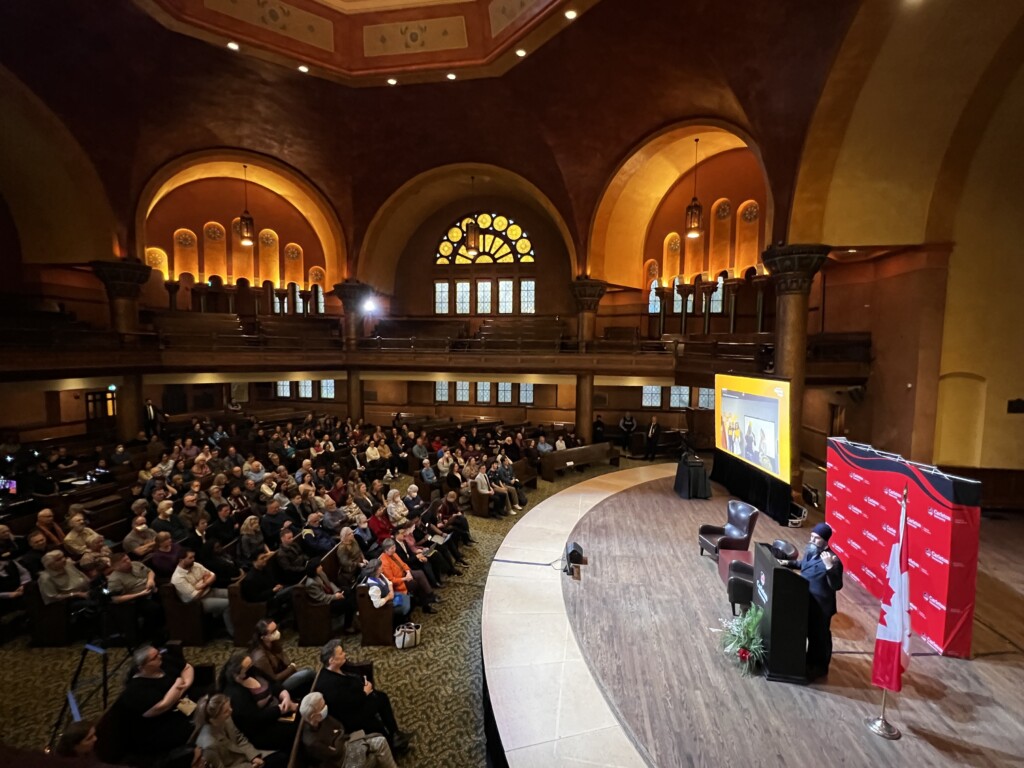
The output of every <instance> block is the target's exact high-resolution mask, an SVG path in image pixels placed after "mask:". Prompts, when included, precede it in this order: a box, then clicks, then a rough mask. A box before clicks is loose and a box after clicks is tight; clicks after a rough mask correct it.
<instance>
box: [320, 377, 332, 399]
mask: <svg viewBox="0 0 1024 768" xmlns="http://www.w3.org/2000/svg"><path fill="white" fill-rule="evenodd" d="M320 399H321V400H333V399H334V379H324V380H323V381H321V382H320Z"/></svg>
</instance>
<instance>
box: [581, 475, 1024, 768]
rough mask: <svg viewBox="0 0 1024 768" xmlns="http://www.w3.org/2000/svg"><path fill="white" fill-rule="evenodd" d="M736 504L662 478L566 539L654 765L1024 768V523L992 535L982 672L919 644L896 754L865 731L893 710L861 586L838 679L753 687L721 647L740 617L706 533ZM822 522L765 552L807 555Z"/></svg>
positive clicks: (605, 656) (622, 707) (838, 657)
mask: <svg viewBox="0 0 1024 768" xmlns="http://www.w3.org/2000/svg"><path fill="white" fill-rule="evenodd" d="M571 492H572V491H567V492H566V493H571ZM822 496H823V497H824V494H822ZM727 498H728V495H727V494H726V493H725V491H724V489H723V488H721V487H719V486H715V487H714V497H713V498H712V499H709V500H692V501H690V500H682V499H679V498H678V497H677V496H676V495H675V494H674V493H673V491H672V479H671V478H664V479H659V480H653V481H650V482H646V483H642V484H639V485H636V486H634V487H632V488H629V489H627V490H624V491H622V492H620V493H617V494H616V495H614V496H611V497H609V498H607V499H605V500H604V501H602V502H600V503H598V504H597V505H596V506H594V507H593V508H592V509H591V510H590V511H589V512H588V513H586V514H585V515H584V516H583V517H582V518H581V519H580V520H579V522H578V523H577V525H576V527H575V529H574V530H573V532H572V534H571V535H570V536H569V540H570V541H578V542H580V544H582V545H583V547H584V549H585V552H586V555H587V558H588V560H589V565H587V566H585V567H584V573H583V578H582V580H581V581H579V582H574V581H572V580H570V579H563V581H562V590H563V597H564V599H565V607H566V611H567V613H568V617H569V624H570V626H571V627H572V629H573V631H574V632H575V635H576V639H577V641H578V643H579V647H580V649H581V651H582V655H583V658H584V659H585V661H586V663H587V665H588V667H589V669H590V671H591V672H592V674H593V676H594V678H595V679H596V681H597V684H598V686H599V688H600V689H601V692H602V693H603V694H604V696H605V698H606V700H607V701H608V703H609V705H610V706H611V708H612V711H613V713H614V714H615V716H616V717H617V718H618V720H619V722H620V723H621V725H622V726H623V728H624V730H625V732H626V735H627V736H628V737H629V738H630V739H631V740H632V742H633V744H634V745H635V746H636V747H637V749H638V750H639V751H640V753H641V755H642V756H643V758H644V759H645V760H646V761H647V762H648V764H649V765H652V766H660V767H661V768H676V767H677V766H750V767H757V768H761V767H762V766H791V767H798V768H803V766H808V767H809V768H811V767H814V768H826V767H827V766H838V765H843V766H893V765H907V766H915V768H918V767H920V766H962V765H970V766H1024V568H1022V567H1021V564H1020V553H1021V552H1022V550H1024V519H1020V518H1019V517H1018V518H1017V519H1013V518H1008V519H992V520H989V519H986V520H983V521H982V526H981V552H980V557H979V561H980V565H979V573H978V594H977V610H976V619H975V627H974V654H975V658H974V659H972V660H959V659H949V658H942V657H940V656H938V655H936V654H935V653H934V652H933V651H932V650H931V649H930V648H929V647H928V646H926V645H925V644H924V643H922V642H920V641H918V640H916V638H915V641H914V643H915V644H914V648H913V652H914V658H913V660H912V662H911V667H910V670H909V672H908V673H907V675H906V676H905V678H904V687H903V692H902V693H900V694H896V695H895V696H892V697H890V705H889V719H890V721H891V722H893V723H894V724H895V725H897V727H899V728H900V729H901V730H902V731H903V734H904V735H903V739H902V740H900V741H896V742H888V741H885V740H883V739H880V738H878V737H877V736H874V735H873V734H871V733H870V732H869V731H868V730H867V728H866V727H865V726H864V719H865V718H867V717H874V716H875V715H877V712H878V708H879V702H880V699H881V691H879V690H878V689H876V688H873V687H872V686H871V684H870V677H871V653H872V649H873V646H874V635H875V627H876V623H877V620H878V610H879V608H878V602H877V601H876V600H875V599H874V598H872V597H871V596H870V595H869V594H868V593H867V592H866V591H864V590H863V589H862V588H861V587H860V586H859V585H857V584H856V583H854V582H852V581H851V580H847V581H846V585H845V588H844V589H843V590H842V592H840V593H839V614H838V615H837V616H836V617H835V619H834V620H833V624H832V626H833V637H834V645H835V655H834V657H833V660H832V667H831V672H830V675H829V677H828V679H827V681H825V682H818V683H815V684H814V685H811V686H806V687H804V686H794V685H787V684H785V683H771V682H768V681H767V680H765V679H764V678H760V677H757V678H742V677H741V676H740V674H739V672H738V670H737V669H736V668H735V667H734V666H733V665H732V663H731V662H730V661H729V660H728V659H726V657H725V655H724V654H723V653H722V651H721V650H720V649H719V646H718V642H719V633H718V631H717V630H719V629H720V627H721V624H720V619H721V618H726V617H728V616H729V615H730V607H729V602H728V600H727V599H726V594H725V586H724V585H723V584H722V582H721V580H720V578H719V576H718V570H717V564H716V563H715V562H714V560H712V559H710V558H708V557H699V556H698V547H697V527H698V525H700V524H701V523H705V522H711V523H720V522H721V521H723V520H724V519H725V510H724V508H725V501H726V499H727ZM820 519H821V517H820V515H817V516H813V517H812V520H811V521H809V522H808V524H807V527H804V528H798V529H789V528H781V527H780V526H778V525H777V524H776V523H775V522H774V521H772V520H771V519H768V518H764V517H762V519H761V520H760V521H759V522H758V525H757V528H756V529H755V536H754V538H755V540H757V541H772V540H774V539H776V538H782V539H786V540H788V541H791V542H792V543H794V544H796V545H797V546H798V547H799V548H801V549H802V548H803V545H804V543H805V542H806V540H807V537H808V534H809V526H810V524H811V522H813V521H815V520H820Z"/></svg>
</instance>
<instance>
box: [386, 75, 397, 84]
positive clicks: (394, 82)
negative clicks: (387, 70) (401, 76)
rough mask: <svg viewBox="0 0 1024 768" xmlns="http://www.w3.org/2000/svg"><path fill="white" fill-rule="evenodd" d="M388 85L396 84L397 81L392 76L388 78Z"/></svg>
mask: <svg viewBox="0 0 1024 768" xmlns="http://www.w3.org/2000/svg"><path fill="white" fill-rule="evenodd" d="M388 85H398V81H397V80H395V78H393V77H389V78H388Z"/></svg>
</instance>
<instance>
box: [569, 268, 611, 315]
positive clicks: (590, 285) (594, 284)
mask: <svg viewBox="0 0 1024 768" xmlns="http://www.w3.org/2000/svg"><path fill="white" fill-rule="evenodd" d="M607 290H608V283H606V282H604V281H603V280H591V279H590V278H589V277H577V278H576V279H575V280H573V282H572V296H573V298H574V299H576V308H577V310H578V311H580V312H596V311H597V307H598V305H599V304H600V303H601V299H602V298H603V297H604V294H605V292H606V291H607Z"/></svg>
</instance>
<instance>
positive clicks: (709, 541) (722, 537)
mask: <svg viewBox="0 0 1024 768" xmlns="http://www.w3.org/2000/svg"><path fill="white" fill-rule="evenodd" d="M760 514H761V511H760V510H759V509H757V508H756V507H754V506H752V505H750V504H747V503H746V502H745V501H739V500H737V499H730V500H729V506H728V512H727V517H726V523H725V525H724V526H719V525H707V524H705V525H702V526H701V527H700V528H699V529H697V544H698V545H699V546H700V554H701V556H703V555H704V551H705V550H707V551H708V553H709V554H710V555H711V557H712V558H713V559H714V560H715V561H716V562H717V561H718V552H719V550H722V549H736V550H747V549H749V548H750V537H751V536H752V535H753V533H754V526H755V525H756V524H757V518H758V516H759V515H760Z"/></svg>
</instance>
